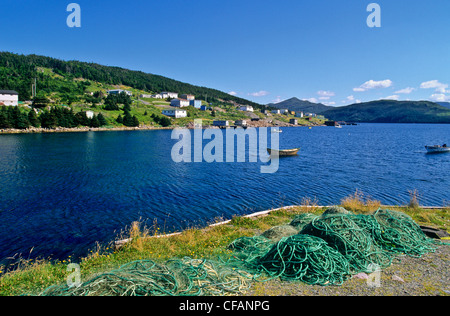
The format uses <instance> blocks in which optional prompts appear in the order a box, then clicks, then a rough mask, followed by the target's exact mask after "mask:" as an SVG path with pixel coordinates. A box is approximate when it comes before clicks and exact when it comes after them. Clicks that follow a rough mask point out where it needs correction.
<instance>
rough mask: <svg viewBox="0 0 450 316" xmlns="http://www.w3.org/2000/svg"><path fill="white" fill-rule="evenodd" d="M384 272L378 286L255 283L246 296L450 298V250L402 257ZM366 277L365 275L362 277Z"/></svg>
mask: <svg viewBox="0 0 450 316" xmlns="http://www.w3.org/2000/svg"><path fill="white" fill-rule="evenodd" d="M399 259H400V260H401V261H399V260H395V261H394V263H393V264H392V265H391V266H390V267H388V268H386V269H385V270H383V271H381V278H380V282H379V286H375V287H370V286H368V281H367V279H363V278H355V277H353V278H352V279H350V280H348V281H347V282H345V283H344V284H343V285H341V286H311V285H307V284H304V283H301V282H286V281H280V280H272V281H270V282H264V283H255V284H254V285H253V286H252V288H251V289H250V291H249V292H248V293H247V295H257V296H265V295H269V296H288V295H293V296H391V295H392V296H437V295H441V296H450V273H449V261H450V246H447V245H441V246H439V247H438V249H437V250H436V252H434V253H428V254H426V255H424V256H422V257H421V258H412V257H408V256H406V257H400V258H399ZM360 277H365V275H360Z"/></svg>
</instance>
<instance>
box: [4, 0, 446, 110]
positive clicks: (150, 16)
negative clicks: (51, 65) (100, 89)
mask: <svg viewBox="0 0 450 316" xmlns="http://www.w3.org/2000/svg"><path fill="white" fill-rule="evenodd" d="M70 3H76V4H78V5H79V13H80V14H79V18H80V19H79V21H80V22H81V25H80V27H69V26H68V24H67V18H68V17H69V15H70V14H72V13H74V11H70V12H69V11H67V6H68V5H69V4H70ZM371 3H376V4H377V5H378V9H376V10H375V11H374V10H373V9H371V10H368V6H369V5H370V4H371ZM0 7H1V8H2V14H1V19H0V51H8V52H13V53H19V54H37V55H44V56H50V57H54V58H59V59H63V60H79V61H86V62H95V63H99V64H103V65H108V66H119V67H123V68H127V69H132V70H140V71H143V72H146V73H153V74H158V75H162V76H166V77H169V78H172V79H176V80H180V81H183V82H187V83H191V84H195V85H200V86H205V87H209V88H214V89H218V90H221V91H224V92H227V93H230V94H233V95H236V96H239V97H242V98H245V99H248V100H252V101H254V102H257V103H260V104H267V103H273V102H275V103H276V102H280V101H282V100H286V99H289V98H291V97H297V98H299V99H304V100H310V101H312V102H321V103H324V104H326V105H331V106H343V105H348V104H352V103H356V102H365V101H371V100H378V99H395V100H432V101H450V59H449V57H450V40H449V38H450V18H449V14H450V1H448V0H432V1H424V0H421V1H418V0H375V1H374V0H367V1H366V0H345V1H336V0H277V1H274V0H271V1H269V0H221V1H218V0H159V1H155V0H130V1H119V0H108V1H103V0H96V1H93V0H68V1H65V0H0ZM374 15H376V16H375V18H374ZM369 16H370V17H369ZM368 18H369V20H370V21H372V22H377V23H378V22H379V27H376V26H375V27H369V25H368ZM73 21H75V20H73ZM370 21H369V22H370ZM369 24H371V23H369ZM180 92H181V91H180Z"/></svg>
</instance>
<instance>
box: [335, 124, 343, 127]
mask: <svg viewBox="0 0 450 316" xmlns="http://www.w3.org/2000/svg"><path fill="white" fill-rule="evenodd" d="M334 127H336V128H342V125H340V124H338V125H335V126H334Z"/></svg>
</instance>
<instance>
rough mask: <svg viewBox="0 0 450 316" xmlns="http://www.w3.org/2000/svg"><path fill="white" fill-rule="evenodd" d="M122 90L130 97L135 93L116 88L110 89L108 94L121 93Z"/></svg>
mask: <svg viewBox="0 0 450 316" xmlns="http://www.w3.org/2000/svg"><path fill="white" fill-rule="evenodd" d="M122 92H125V93H126V94H127V95H129V96H130V97H131V96H132V95H133V93H131V92H130V91H126V90H122V89H116V90H108V94H121V93H122Z"/></svg>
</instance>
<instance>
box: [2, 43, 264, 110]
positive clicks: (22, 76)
mask: <svg viewBox="0 0 450 316" xmlns="http://www.w3.org/2000/svg"><path fill="white" fill-rule="evenodd" d="M35 77H36V78H37V81H38V85H37V88H38V89H37V90H38V95H39V96H43V97H48V96H50V95H51V94H55V93H57V94H58V95H59V96H62V97H63V98H64V96H65V97H67V98H72V99H73V98H75V99H77V98H80V97H81V95H83V94H84V93H85V92H86V88H87V86H89V85H91V84H92V83H91V82H96V83H101V84H104V85H123V86H129V87H131V88H134V89H137V90H141V91H143V92H148V93H159V92H161V91H173V92H178V93H186V94H193V95H195V96H196V98H197V99H199V100H205V98H207V100H208V102H219V100H223V101H229V102H235V103H238V104H246V105H252V106H254V107H256V108H263V107H264V106H262V105H260V104H257V103H254V102H252V101H249V100H245V99H242V98H239V97H236V96H232V95H230V94H228V93H225V92H222V91H219V90H216V89H211V88H206V87H199V86H195V85H191V84H188V83H184V82H180V81H177V80H173V79H169V78H166V77H163V76H159V75H154V74H148V73H144V72H142V71H133V70H128V69H123V68H120V67H110V66H103V65H99V64H95V63H86V62H80V61H63V60H59V59H55V58H51V57H45V56H38V55H18V54H13V53H9V52H0V89H8V90H16V91H17V92H19V98H20V100H22V101H23V100H30V99H31V85H32V83H33V82H34V78H35ZM80 79H84V80H80Z"/></svg>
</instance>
